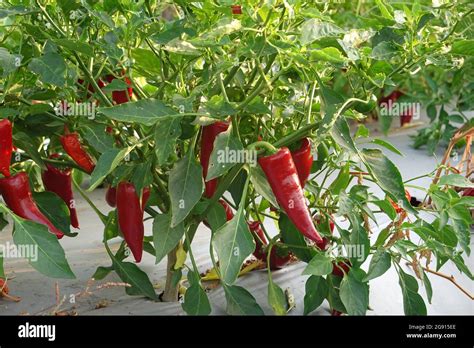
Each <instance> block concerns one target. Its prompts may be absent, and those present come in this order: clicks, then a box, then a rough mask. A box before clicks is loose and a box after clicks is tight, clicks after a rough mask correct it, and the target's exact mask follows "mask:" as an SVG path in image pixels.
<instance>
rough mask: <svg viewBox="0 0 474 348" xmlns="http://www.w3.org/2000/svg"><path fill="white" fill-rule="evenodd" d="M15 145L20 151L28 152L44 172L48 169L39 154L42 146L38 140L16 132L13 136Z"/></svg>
mask: <svg viewBox="0 0 474 348" xmlns="http://www.w3.org/2000/svg"><path fill="white" fill-rule="evenodd" d="M13 143H14V144H15V145H16V146H17V147H18V148H20V149H22V150H24V151H26V153H27V154H28V155H29V156H30V157H31V159H32V160H33V161H34V162H35V163H36V164H37V165H38V166H39V167H40V168H41V169H43V170H45V169H46V165H45V164H44V162H43V159H42V158H41V155H40V154H39V152H38V148H39V146H40V144H39V142H38V141H37V140H36V139H32V138H31V137H30V136H28V135H27V134H25V133H23V132H15V133H14V134H13Z"/></svg>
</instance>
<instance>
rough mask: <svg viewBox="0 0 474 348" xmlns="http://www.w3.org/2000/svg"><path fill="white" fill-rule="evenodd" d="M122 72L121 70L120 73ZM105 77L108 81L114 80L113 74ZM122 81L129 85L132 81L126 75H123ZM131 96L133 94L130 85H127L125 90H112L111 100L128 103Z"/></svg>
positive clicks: (117, 102)
mask: <svg viewBox="0 0 474 348" xmlns="http://www.w3.org/2000/svg"><path fill="white" fill-rule="evenodd" d="M123 74H124V72H122V75H123ZM105 79H106V80H107V82H108V83H111V82H112V81H113V80H115V76H113V75H107V76H106V77H105ZM124 81H125V83H126V84H127V85H128V86H131V84H132V81H131V80H130V79H129V78H128V77H125V78H124ZM132 96H133V88H132V87H128V88H127V90H126V91H112V100H113V101H114V102H115V103H116V104H123V103H128V102H129V101H130V100H132Z"/></svg>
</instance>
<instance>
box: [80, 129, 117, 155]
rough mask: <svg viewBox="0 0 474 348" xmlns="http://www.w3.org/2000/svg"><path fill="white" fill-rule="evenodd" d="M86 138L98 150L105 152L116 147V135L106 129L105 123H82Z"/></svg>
mask: <svg viewBox="0 0 474 348" xmlns="http://www.w3.org/2000/svg"><path fill="white" fill-rule="evenodd" d="M81 131H82V135H83V136H84V139H86V141H87V143H88V144H89V145H90V146H92V147H93V148H94V149H95V150H96V151H97V152H99V153H104V152H106V151H108V150H110V149H111V148H113V147H114V137H113V136H111V135H110V134H108V133H107V132H106V131H105V126H104V125H103V124H96V123H85V122H84V123H81Z"/></svg>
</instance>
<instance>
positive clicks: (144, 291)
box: [104, 242, 158, 301]
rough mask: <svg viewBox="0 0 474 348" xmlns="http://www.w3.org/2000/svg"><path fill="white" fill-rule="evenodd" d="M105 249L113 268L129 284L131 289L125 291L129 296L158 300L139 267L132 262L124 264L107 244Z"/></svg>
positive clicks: (148, 280)
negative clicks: (141, 296)
mask: <svg viewBox="0 0 474 348" xmlns="http://www.w3.org/2000/svg"><path fill="white" fill-rule="evenodd" d="M104 244H105V249H106V250H107V253H108V254H109V256H110V258H111V259H112V266H113V268H114V270H115V272H116V273H117V274H118V276H119V277H120V279H122V281H123V282H125V283H128V284H130V285H131V287H128V288H126V289H125V292H126V293H127V294H128V295H143V296H146V297H148V298H150V299H152V300H155V301H156V300H158V297H157V296H156V293H155V289H154V288H153V284H152V283H151V282H150V279H148V276H147V274H146V273H145V272H143V271H142V270H141V269H140V268H138V266H137V265H135V264H134V263H131V262H122V261H121V258H119V257H118V256H114V254H113V253H112V252H111V251H110V248H109V246H108V244H107V243H106V242H105V243H104ZM117 254H118V253H117Z"/></svg>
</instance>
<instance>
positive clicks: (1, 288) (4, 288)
mask: <svg viewBox="0 0 474 348" xmlns="http://www.w3.org/2000/svg"><path fill="white" fill-rule="evenodd" d="M9 292H10V290H8V285H7V282H6V281H5V279H2V278H0V297H3V296H4V295H8V293H9Z"/></svg>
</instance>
